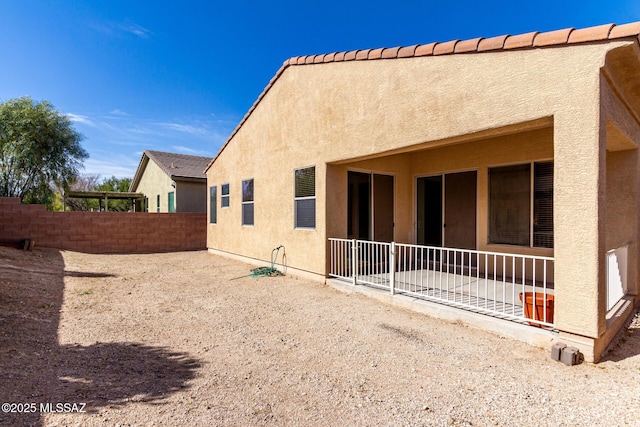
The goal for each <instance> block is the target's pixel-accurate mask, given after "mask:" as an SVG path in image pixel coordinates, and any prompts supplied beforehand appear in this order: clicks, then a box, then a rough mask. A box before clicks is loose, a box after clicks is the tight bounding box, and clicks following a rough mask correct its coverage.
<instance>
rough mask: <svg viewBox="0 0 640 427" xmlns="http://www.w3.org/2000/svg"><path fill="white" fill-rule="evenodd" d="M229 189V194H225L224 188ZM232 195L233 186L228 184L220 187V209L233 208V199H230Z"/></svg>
mask: <svg viewBox="0 0 640 427" xmlns="http://www.w3.org/2000/svg"><path fill="white" fill-rule="evenodd" d="M225 186H226V187H227V193H226V194H225V192H224V190H225V188H224V187H225ZM230 193H231V185H230V184H229V183H228V182H227V183H226V184H221V185H220V208H221V209H226V208H228V207H230V206H231V197H230ZM225 200H226V205H225Z"/></svg>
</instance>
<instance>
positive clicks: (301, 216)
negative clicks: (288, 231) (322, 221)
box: [293, 166, 316, 228]
mask: <svg viewBox="0 0 640 427" xmlns="http://www.w3.org/2000/svg"><path fill="white" fill-rule="evenodd" d="M293 204H294V226H295V228H316V168H315V166H312V167H309V168H302V169H296V171H295V189H294V198H293Z"/></svg>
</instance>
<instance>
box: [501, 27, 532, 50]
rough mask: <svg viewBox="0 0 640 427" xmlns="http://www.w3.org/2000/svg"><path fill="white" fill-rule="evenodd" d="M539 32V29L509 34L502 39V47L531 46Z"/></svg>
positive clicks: (517, 47) (505, 48)
mask: <svg viewBox="0 0 640 427" xmlns="http://www.w3.org/2000/svg"><path fill="white" fill-rule="evenodd" d="M538 34H540V32H539V31H532V32H530V33H524V34H516V35H514V36H509V37H507V38H506V39H505V41H504V46H503V47H502V49H504V50H507V49H519V48H524V47H533V41H534V39H535V38H536V36H537V35H538Z"/></svg>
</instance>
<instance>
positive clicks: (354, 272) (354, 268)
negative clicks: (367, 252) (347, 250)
mask: <svg viewBox="0 0 640 427" xmlns="http://www.w3.org/2000/svg"><path fill="white" fill-rule="evenodd" d="M357 258H358V247H357V246H356V239H353V240H352V241H351V276H352V278H353V286H355V285H356V284H357V282H358V277H357V276H358V259H357Z"/></svg>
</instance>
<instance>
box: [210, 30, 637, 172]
mask: <svg viewBox="0 0 640 427" xmlns="http://www.w3.org/2000/svg"><path fill="white" fill-rule="evenodd" d="M639 36H640V22H632V23H629V24H623V25H614V24H605V25H598V26H594V27H589V28H582V29H577V30H576V29H573V28H565V29H562V30H556V31H549V32H545V33H540V32H537V31H534V32H530V33H524V34H517V35H513V36H512V35H502V36H496V37H490V38H486V39H485V38H482V37H478V38H475V39H469V40H463V41H460V40H451V41H448V42H444V43H429V44H422V45H413V46H405V47H392V48H379V49H366V50H352V51H350V52H337V53H330V54H327V55H310V56H298V57H295V56H294V57H292V58H290V59H289V60H288V61H285V62H284V63H283V65H282V67H281V68H280V70H278V72H277V73H276V76H275V77H274V78H272V79H271V81H270V82H269V84H268V85H267V87H265V88H264V90H263V91H262V93H261V94H260V96H259V97H258V99H257V100H256V102H254V104H253V106H252V107H251V108H250V109H249V111H248V112H247V114H245V116H244V117H243V119H242V120H241V121H240V123H239V124H238V126H237V127H236V129H235V130H234V131H233V132H232V133H231V135H230V136H229V138H228V139H227V141H226V142H225V143H224V145H223V146H222V148H221V149H220V151H218V154H217V155H216V157H214V158H213V160H211V162H209V165H208V166H207V169H208V168H209V167H210V166H211V165H212V164H213V162H214V161H215V159H216V158H217V157H218V155H220V153H221V152H222V150H224V148H225V147H226V146H227V144H228V143H229V141H231V139H232V138H233V137H234V135H235V134H236V133H237V132H238V131H239V130H240V128H241V127H242V125H243V124H244V122H245V121H246V120H247V119H248V117H249V116H250V115H251V112H252V111H253V110H254V109H255V107H256V105H257V103H258V102H260V100H261V99H262V98H264V96H265V95H266V94H267V92H268V91H269V89H271V87H272V86H273V85H274V84H275V82H276V80H277V79H278V78H279V77H280V75H281V74H282V73H283V72H284V70H285V69H286V68H288V67H291V66H297V65H304V64H318V63H323V62H324V63H326V62H342V61H353V60H356V59H357V60H361V61H364V60H380V59H392V58H409V57H420V56H430V55H450V54H459V53H470V52H491V51H497V50H512V49H527V48H529V49H530V48H536V47H551V46H563V45H568V44H575V43H588V42H596V41H602V40H607V39H609V40H613V39H622V38H631V37H635V38H636V42H637V41H638V40H637V38H638V37H639Z"/></svg>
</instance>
